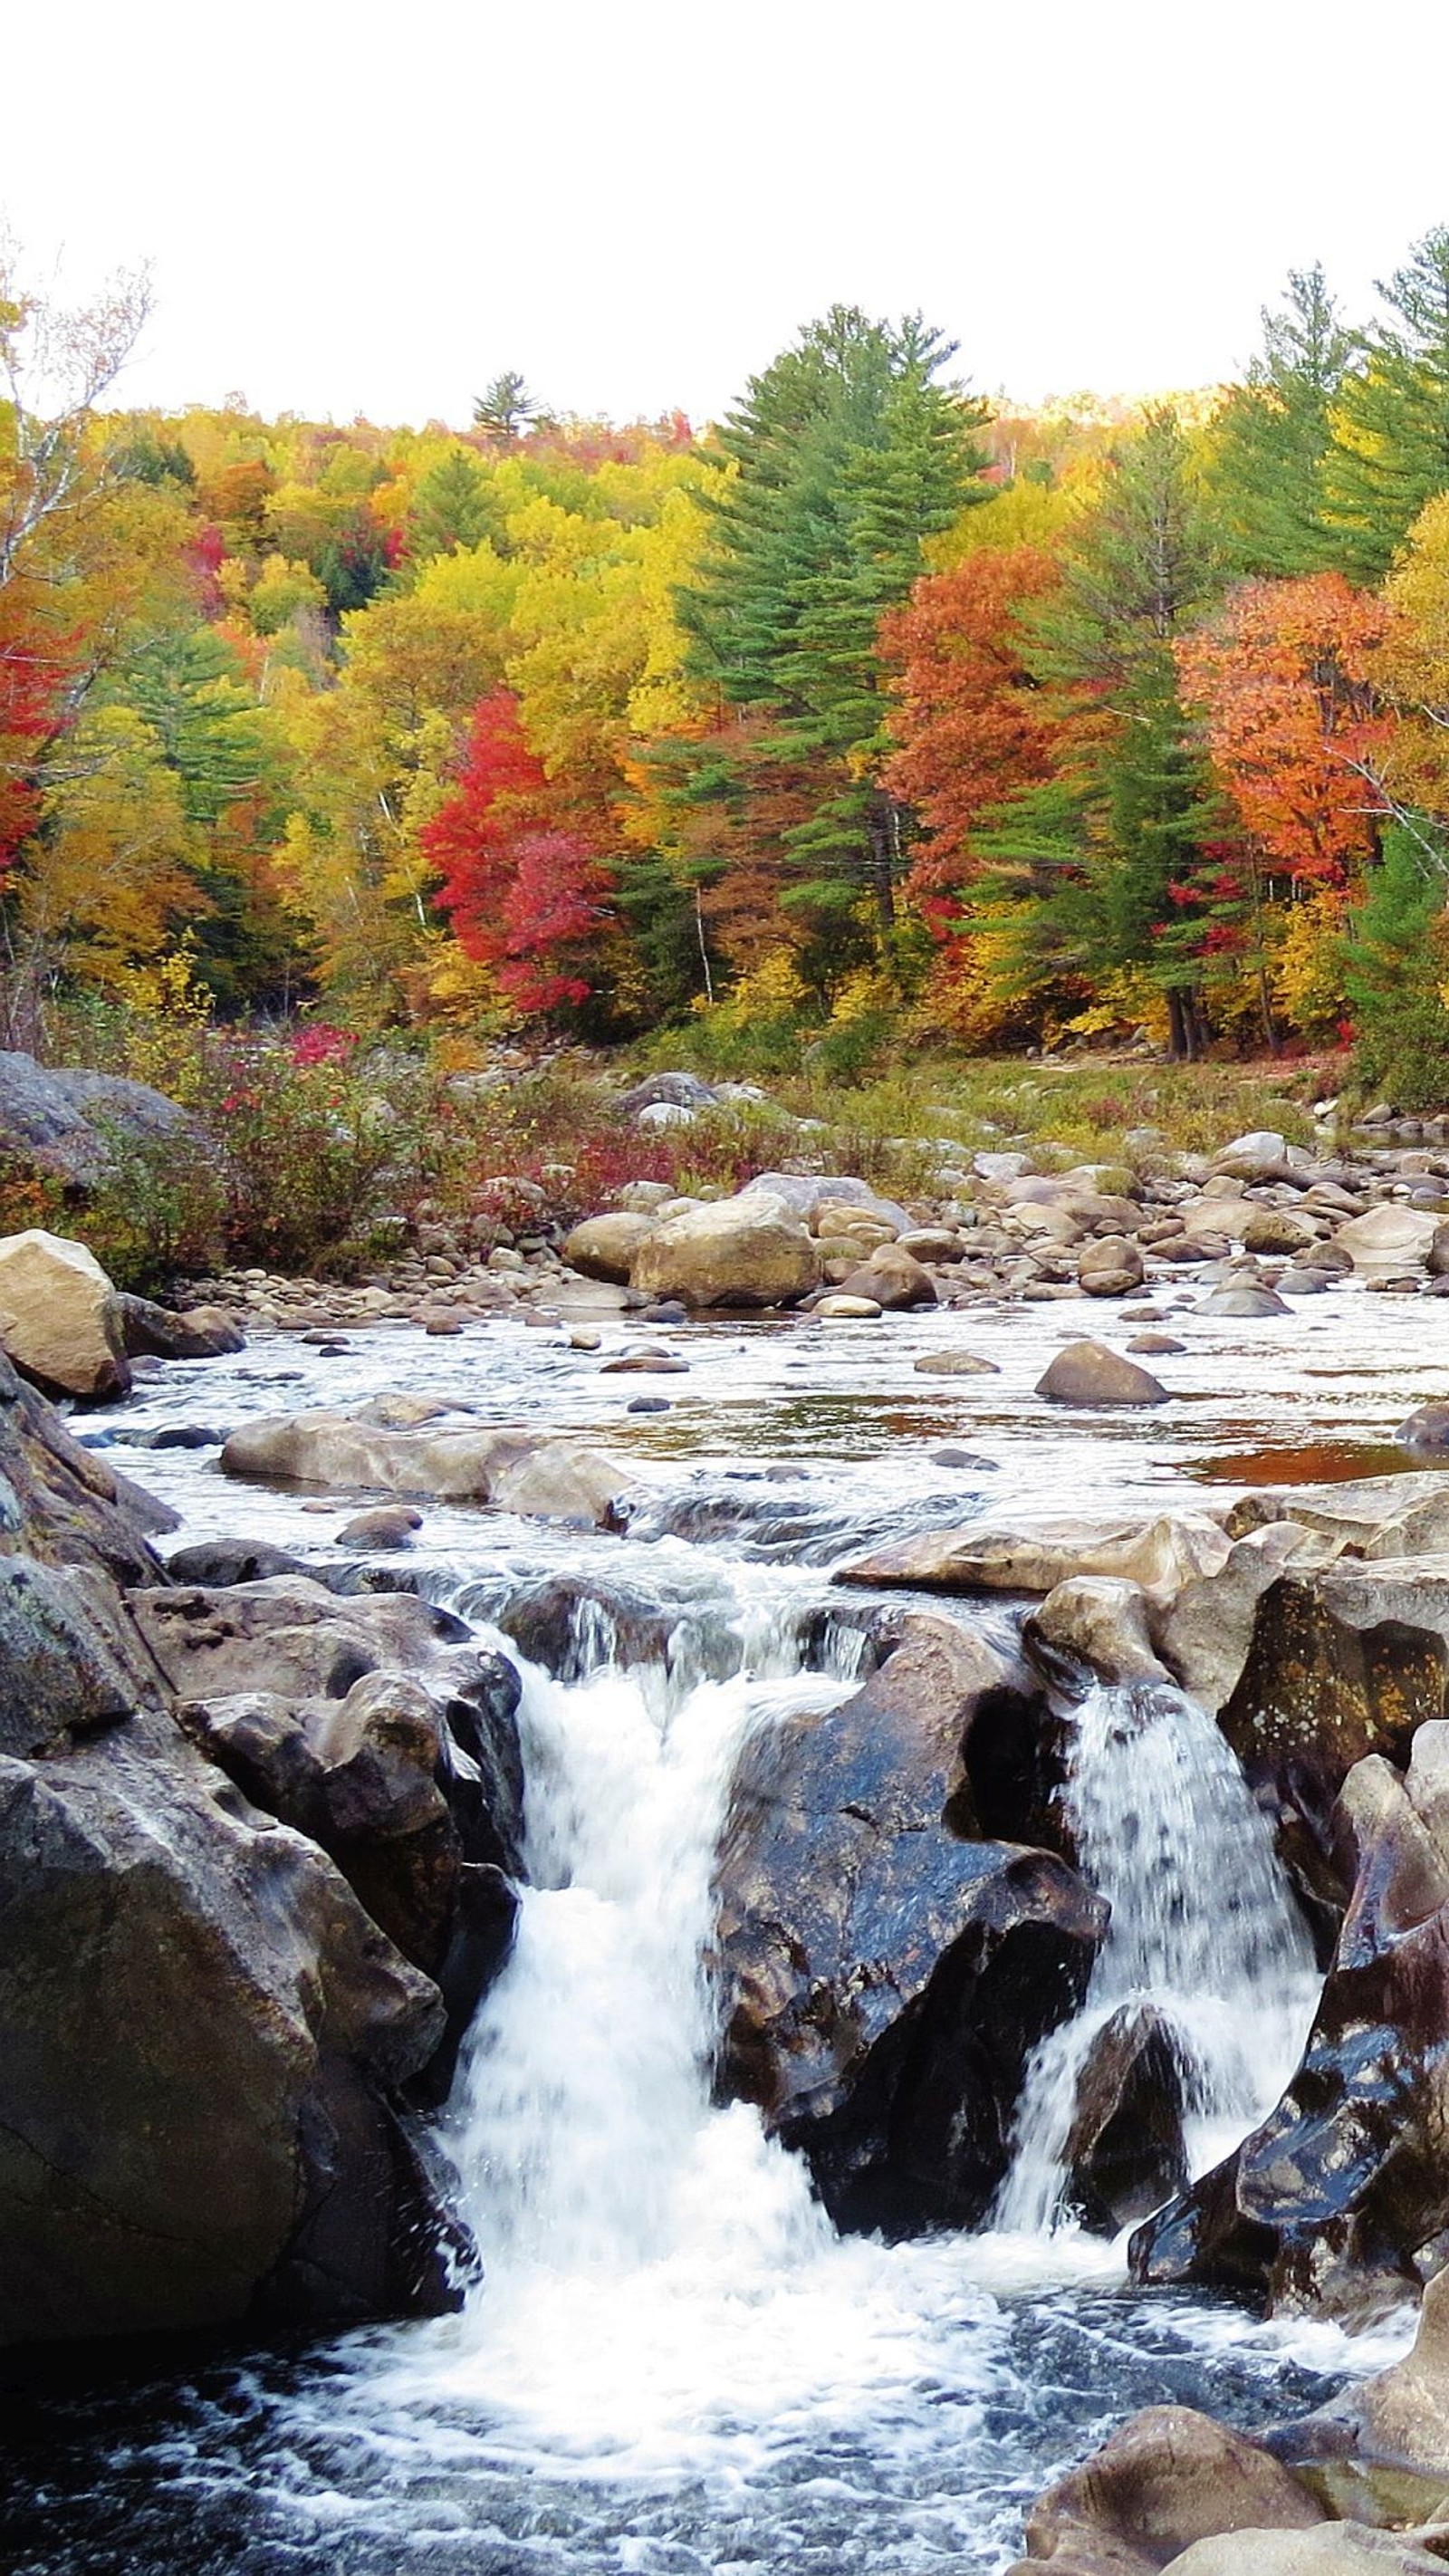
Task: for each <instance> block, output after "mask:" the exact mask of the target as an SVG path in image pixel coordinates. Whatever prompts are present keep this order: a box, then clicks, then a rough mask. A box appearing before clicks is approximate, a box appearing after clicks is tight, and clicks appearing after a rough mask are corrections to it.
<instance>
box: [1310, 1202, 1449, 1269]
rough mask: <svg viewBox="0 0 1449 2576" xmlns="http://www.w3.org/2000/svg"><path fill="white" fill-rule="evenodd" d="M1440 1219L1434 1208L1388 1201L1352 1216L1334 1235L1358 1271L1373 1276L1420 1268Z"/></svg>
mask: <svg viewBox="0 0 1449 2576" xmlns="http://www.w3.org/2000/svg"><path fill="white" fill-rule="evenodd" d="M1439 1225H1440V1219H1439V1218H1438V1217H1437V1216H1436V1215H1435V1214H1434V1212H1433V1210H1432V1209H1431V1208H1413V1207H1404V1206H1402V1205H1399V1204H1397V1203H1396V1202H1394V1201H1391V1200H1387V1199H1386V1200H1385V1201H1384V1202H1383V1203H1382V1205H1380V1206H1379V1207H1372V1208H1369V1209H1367V1210H1366V1211H1365V1213H1364V1214H1363V1215H1362V1216H1352V1217H1350V1218H1349V1220H1348V1223H1347V1224H1346V1225H1341V1226H1340V1227H1339V1228H1338V1230H1337V1232H1336V1234H1335V1235H1334V1237H1333V1240H1334V1242H1335V1243H1336V1244H1337V1245H1338V1246H1339V1248H1340V1250H1342V1251H1344V1252H1347V1253H1349V1254H1350V1255H1351V1257H1352V1260H1353V1266H1354V1268H1355V1270H1362V1271H1366V1272H1367V1273H1368V1274H1369V1276H1370V1277H1372V1276H1374V1275H1375V1274H1376V1273H1378V1274H1381V1273H1383V1272H1384V1271H1389V1270H1417V1269H1419V1268H1421V1267H1422V1265H1423V1263H1424V1262H1425V1260H1426V1259H1427V1258H1428V1255H1429V1253H1430V1252H1431V1251H1432V1250H1433V1246H1434V1238H1435V1236H1436V1234H1437V1233H1438V1231H1439Z"/></svg>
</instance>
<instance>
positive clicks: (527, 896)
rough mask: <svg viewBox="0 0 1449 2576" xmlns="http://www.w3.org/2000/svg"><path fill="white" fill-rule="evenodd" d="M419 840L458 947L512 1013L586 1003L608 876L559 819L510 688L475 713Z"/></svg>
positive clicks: (582, 838)
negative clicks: (449, 789) (445, 790)
mask: <svg viewBox="0 0 1449 2576" xmlns="http://www.w3.org/2000/svg"><path fill="white" fill-rule="evenodd" d="M421 840H422V846H423V849H424V852H425V853H426V855H427V857H428V859H429V860H430V862H431V864H432V865H433V866H434V867H435V868H436V869H437V870H438V873H439V875H440V876H441V878H442V881H443V882H442V889H441V896H440V900H441V902H442V905H443V909H444V910H445V912H447V913H449V914H450V915H451V918H452V923H453V928H454V930H455V931H456V932H457V935H458V940H459V943H460V945H461V946H462V947H463V948H464V949H465V950H466V952H467V954H468V955H469V956H470V957H476V958H477V959H478V960H479V961H480V963H481V964H483V965H485V966H490V967H491V968H492V969H493V972H494V974H495V975H496V977H497V979H498V984H499V988H500V990H501V991H502V992H504V993H505V994H506V995H507V996H508V999H509V1000H510V1001H511V1002H513V1003H514V1004H515V1006H516V1007H517V1009H518V1010H520V1011H522V1012H524V1013H526V1014H528V1015H534V1014H539V1013H547V1012H551V1011H557V1010H559V1009H561V1008H562V1007H563V1006H564V1005H565V1004H568V1003H578V1002H585V1001H587V1000H588V998H589V996H590V994H591V993H592V992H593V991H594V990H595V989H596V982H597V965H598V961H597V959H596V957H595V956H594V955H593V954H592V953H591V952H592V949H593V948H594V947H595V946H596V944H597V940H598V936H599V932H600V929H601V926H602V925H603V923H604V922H605V921H606V919H607V918H608V882H607V878H606V875H605V872H604V868H603V865H602V863H601V861H600V859H599V856H598V854H597V850H596V848H595V847H594V836H593V835H591V834H589V833H586V832H584V831H582V830H581V829H579V828H578V825H577V822H576V821H575V819H574V818H573V817H571V816H569V815H567V814H561V813H560V810H559V799H558V797H557V795H556V793H555V791H554V790H553V789H552V788H551V786H550V784H549V780H548V778H547V776H546V774H545V771H544V768H543V764H542V762H541V761H539V760H538V759H536V757H535V756H534V754H533V753H532V752H531V751H530V750H529V748H528V745H527V743H526V742H525V740H524V738H523V728H522V726H521V725H520V723H519V720H518V702H517V700H516V698H514V697H513V696H512V695H511V693H510V692H509V691H508V690H507V689H495V690H494V691H493V692H492V694H491V695H490V696H488V697H486V698H482V699H480V701H479V703H478V705H477V706H476V707H475V709H474V711H473V721H472V725H471V727H470V729H469V734H468V741H467V745H466V748H465V750H464V754H463V759H462V762H461V765H460V767H459V771H458V783H457V786H456V787H455V789H454V791H453V793H452V795H451V796H450V797H448V799H447V800H446V802H445V803H444V804H442V805H440V806H439V808H438V811H437V813H436V814H435V815H434V816H433V818H432V820H431V822H430V823H428V824H426V825H425V826H424V829H423V832H422V834H421Z"/></svg>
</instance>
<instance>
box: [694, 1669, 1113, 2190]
mask: <svg viewBox="0 0 1449 2576" xmlns="http://www.w3.org/2000/svg"><path fill="white" fill-rule="evenodd" d="M1004 1687H1006V1688H1009V1684H1004V1683H1003V1680H1002V1677H1001V1666H1000V1662H999V1658H996V1657H995V1656H994V1655H993V1654H992V1652H991V1650H990V1649H989V1648H986V1647H984V1646H983V1644H982V1643H981V1641H978V1640H972V1639H971V1638H970V1637H969V1635H968V1634H967V1632H964V1631H958V1632H955V1634H954V1635H953V1633H952V1632H951V1630H950V1628H949V1624H948V1623H946V1622H944V1621H939V1620H926V1621H924V1622H922V1623H920V1624H919V1625H917V1626H911V1625H910V1624H909V1623H908V1625H907V1627H906V1629H905V1630H904V1632H903V1634H902V1637H901V1640H900V1642H899V1643H898V1644H897V1646H896V1648H895V1651H894V1652H893V1653H891V1654H890V1655H889V1656H888V1657H887V1660H886V1661H885V1662H884V1663H883V1664H882V1666H881V1667H880V1669H879V1670H878V1671H877V1672H876V1673H875V1674H874V1675H873V1676H872V1678H871V1679H870V1681H868V1682H867V1683H866V1685H865V1687H864V1688H863V1689H862V1690H861V1691H859V1692H857V1693H856V1694H855V1695H854V1696H853V1697H852V1698H851V1699H849V1700H847V1701H846V1702H845V1703H844V1705H843V1706H842V1707H840V1708H837V1709H835V1710H833V1711H831V1712H830V1713H829V1714H827V1715H824V1716H820V1715H809V1716H801V1717H799V1718H796V1719H795V1720H793V1721H791V1722H789V1723H787V1724H785V1725H784V1726H782V1727H779V1728H776V1729H773V1730H772V1731H771V1732H770V1733H769V1734H767V1735H761V1736H760V1737H758V1738H756V1739H755V1740H754V1742H753V1743H752V1744H751V1745H749V1746H748V1747H747V1748H746V1751H745V1754H744V1756H743V1757H742V1760H741V1763H740V1767H739V1770H738V1773H737V1775H736V1779H735V1782H734V1787H733V1793H732V1798H731V1804H730V1812H729V1822H728V1827H727V1831H726V1834H725V1838H724V1843H723V1846H722V1850H721V1856H720V1863H719V1971H720V1978H721V1983H722V1986H723V1989H724V1994H725V2038H724V2043H723V2051H722V2061H721V2084H722V2087H723V2089H724V2090H725V2091H726V2092H727V2093H729V2094H732V2095H742V2096H744V2097H745V2098H746V2099H748V2100H750V2101H753V2102H756V2103H758V2104H759V2106H760V2108H761V2109H762V2111H763V2112H764V2114H765V2118H766V2121H767V2124H768V2125H769V2127H770V2128H771V2130H772V2131H773V2132H775V2133H776V2134H778V2135H779V2136H781V2137H782V2138H784V2139H785V2140H786V2141H787V2143H789V2144H790V2145H791V2146H794V2147H798V2148H799V2149H801V2150H802V2151H803V2153H804V2154H805V2155H806V2157H807V2158H808V2160H809V2163H810V2166H811V2170H812V2173H813V2174H814V2177H815V2181H816V2185H817V2188H818V2189H819V2191H820V2193H821V2196H822V2198H823V2199H824V2201H825V2203H826V2206H827V2208H828V2209H829V2210H830V2212H831V2214H832V2216H833V2217H834V2218H835V2220H836V2222H837V2224H839V2225H841V2226H844V2227H865V2228H875V2227H883V2228H886V2229H887V2230H889V2231H892V2232H900V2231H909V2230H912V2229H915V2228H919V2227H922V2226H953V2227H957V2226H971V2225H974V2224H976V2223H978V2222H979V2220H980V2219H981V2218H982V2217H983V2215H984V2214H985V2211H986V2209H987V2208H988V2207H989V2205H990V2202H991V2199H992V2196H993V2194H994V2193H995V2191H996V2189H997V2187H998V2185H999V2183H1000V2181H1001V2179H1002V2177H1003V2175H1004V2173H1005V2170H1006V2165H1007V2160H1008V2153H1009V2146H1008V2141H1009V2135H1010V2126H1011V2118H1012V2113H1013V2110H1014V2107H1015V2103H1016V2099H1017V2094H1018V2092H1019V2089H1020V2084H1021V2079H1022V2073H1023V2069H1024V2066H1025V2062H1026V2058H1027V2056H1028V2055H1029V2053H1030V2051H1031V2049H1032V2048H1033V2047H1034V2046H1035V2045H1036V2043H1037V2041H1038V2040H1039V2039H1040V2038H1041V2037H1042V2036H1043V2035H1044V2033H1045V2032H1046V2030H1048V2029H1049V2028H1050V2027H1051V2026H1052V2025H1053V2024H1054V2023H1056V2022H1057V2021H1059V2020H1061V2019H1062V2018H1063V2017H1064V2016H1065V2015H1066V2014H1068V2013H1069V2012H1070V2011H1071V2010H1072V2009H1073V2007H1074V2005H1075V2003H1076V2002H1077V2000H1078V1999H1079V1997H1080V1995H1081V1992H1082V1990H1083V1987H1084V1984H1085V1981H1086V1978H1087V1975H1088V1973H1089V1971H1090V1967H1091V1961H1092V1956H1093V1952H1094V1950H1095V1948H1096V1945H1097V1943H1098V1941H1099V1940H1100V1937H1101V1934H1102V1930H1103V1928H1104V1923H1105V1914H1106V1909H1105V1907H1104V1906H1103V1904H1102V1902H1101V1900H1100V1899H1099V1898H1098V1897H1096V1896H1094V1895H1093V1894H1092V1893H1091V1891H1090V1890H1089V1889H1088V1888H1087V1887H1085V1886H1084V1885H1083V1883H1082V1881H1081V1880H1080V1879H1078V1878H1077V1877H1076V1875H1075V1874H1074V1872H1073V1871H1072V1870H1071V1869H1069V1868H1068V1867H1067V1865H1066V1864H1065V1862H1064V1861H1062V1860H1061V1859H1060V1858H1058V1857H1057V1856H1056V1855H1054V1854H1051V1853H1048V1852H1045V1851H1040V1850H1033V1849H1029V1848H1025V1847H1023V1846H1021V1845H1018V1844H1012V1843H1004V1842H997V1841H989V1842H977V1841H962V1840H959V1839H958V1838H957V1836H956V1834H954V1833H953V1832H952V1831H951V1830H950V1829H949V1827H948V1824H947V1822H946V1818H947V1816H948V1815H949V1816H950V1817H951V1818H952V1819H953V1821H954V1822H955V1823H956V1824H957V1825H958V1826H961V1827H963V1828H967V1827H969V1824H970V1822H971V1790H970V1784H969V1782H968V1780H967V1778H966V1777H965V1770H964V1765H963V1745H969V1739H970V1738H971V1736H972V1734H973V1732H974V1729H975V1726H976V1724H977V1722H978V1720H980V1719H982V1718H986V1719H987V1720H988V1723H989V1718H990V1714H991V1712H990V1707H989V1703H990V1701H991V1699H992V1698H993V1696H994V1695H998V1694H1000V1693H1001V1691H1002V1690H1003V1688H1004ZM988 1767H989V1766H988Z"/></svg>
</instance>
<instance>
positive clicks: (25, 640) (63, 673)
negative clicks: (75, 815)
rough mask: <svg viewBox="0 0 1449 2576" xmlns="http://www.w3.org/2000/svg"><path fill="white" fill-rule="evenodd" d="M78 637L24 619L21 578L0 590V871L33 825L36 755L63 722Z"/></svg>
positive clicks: (37, 790)
mask: <svg viewBox="0 0 1449 2576" xmlns="http://www.w3.org/2000/svg"><path fill="white" fill-rule="evenodd" d="M77 641H78V639H77V637H76V636H74V635H55V634H50V633H48V632H47V631H46V629H45V628H44V626H43V625H40V624H38V623H32V622H31V621H30V620H29V618H28V617H27V614H26V608H25V592H24V585H23V583H21V582H19V581H16V582H11V583H8V584H7V585H6V587H5V589H4V590H0V870H3V869H4V868H6V867H8V866H9V864H10V861H11V859H12V858H13V857H14V855H15V852H16V851H17V849H18V848H19V847H20V844H21V842H22V841H24V840H25V839H26V838H27V836H28V835H29V834H30V833H31V832H32V831H33V830H34V828H35V823H36V818H37V815H38V812H39V804H40V786H39V780H38V774H37V773H38V770H39V765H40V760H41V755H42V754H43V752H44V751H45V749H46V747H47V745H48V744H49V743H51V742H53V741H54V739H55V737H56V735H57V734H58V733H60V732H61V731H62V730H63V728H64V725H65V722H66V717H67V704H66V701H67V694H68V691H69V688H70V684H71V681H72V679H73V677H74V661H75V653H76V648H77Z"/></svg>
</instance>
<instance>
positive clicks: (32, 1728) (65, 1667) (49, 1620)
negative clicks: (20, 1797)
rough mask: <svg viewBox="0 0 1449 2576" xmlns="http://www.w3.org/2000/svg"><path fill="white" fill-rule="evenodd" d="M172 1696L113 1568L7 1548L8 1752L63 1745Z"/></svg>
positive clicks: (2, 1684) (0, 1727)
mask: <svg viewBox="0 0 1449 2576" xmlns="http://www.w3.org/2000/svg"><path fill="white" fill-rule="evenodd" d="M164 1697H165V1692H164V1686H163V1684H162V1680H161V1676H160V1674H159V1672H158V1671H157V1669H156V1666H155V1665H154V1663H153V1662H152V1660H151V1658H150V1656H149V1655H148V1654H147V1653H146V1652H145V1650H144V1648H143V1647H142V1645H141V1642H140V1640H139V1639H138V1637H137V1636H136V1634H135V1631H134V1630H133V1628H132V1627H131V1624H130V1621H129V1620H128V1618H127V1616H126V1613H125V1609H124V1605H123V1603H122V1599H121V1596H120V1594H119V1592H118V1591H117V1590H116V1588H115V1586H114V1584H113V1583H112V1582H111V1581H110V1579H109V1577H108V1576H106V1575H103V1574H101V1573H98V1572H97V1571H95V1570H94V1569H92V1568H89V1567H74V1566H73V1567H68V1568H66V1569H65V1570H63V1571H62V1570H60V1569H57V1568H54V1567H51V1566H47V1565H39V1564H37V1563H36V1562H35V1561H34V1560H33V1559H32V1558H29V1557H21V1556H7V1557H0V1753H6V1754H17V1755H27V1754H51V1753H57V1752H61V1751H64V1750H65V1749H67V1748H68V1747H69V1746H70V1745H71V1744H73V1743H77V1742H79V1741H81V1740H83V1739H84V1738H85V1737H86V1736H89V1735H95V1734H98V1733H101V1732H103V1731H104V1730H106V1729H107V1728H110V1727H113V1726H120V1725H124V1724H125V1723H126V1722H127V1720H129V1719H130V1718H131V1717H132V1716H133V1715H134V1713H135V1711H136V1710H137V1709H138V1708H151V1709H157V1708H159V1707H161V1705H162V1704H163V1701H164Z"/></svg>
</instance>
